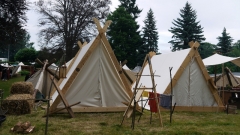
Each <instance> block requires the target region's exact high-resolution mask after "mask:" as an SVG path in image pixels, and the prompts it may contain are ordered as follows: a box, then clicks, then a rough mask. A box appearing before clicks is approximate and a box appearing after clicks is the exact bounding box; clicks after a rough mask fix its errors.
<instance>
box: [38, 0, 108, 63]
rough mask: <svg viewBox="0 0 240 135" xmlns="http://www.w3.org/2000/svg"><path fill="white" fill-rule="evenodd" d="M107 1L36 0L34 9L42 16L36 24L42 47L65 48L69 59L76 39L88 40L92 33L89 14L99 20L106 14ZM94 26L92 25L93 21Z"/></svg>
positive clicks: (72, 53) (92, 28)
mask: <svg viewBox="0 0 240 135" xmlns="http://www.w3.org/2000/svg"><path fill="white" fill-rule="evenodd" d="M110 3H111V2H110V0H104V1H103V0H48V1H44V0H39V1H38V2H37V3H36V5H37V11H38V12H39V13H40V14H41V15H43V16H44V17H43V18H41V20H40V22H39V24H40V26H41V27H42V28H43V29H42V30H41V32H40V37H41V40H42V41H43V45H42V47H44V46H46V45H48V46H51V48H53V49H58V48H62V49H64V50H65V51H66V60H67V61H68V60H70V59H71V58H72V57H73V56H74V55H75V53H76V52H77V50H74V49H73V48H75V47H76V46H77V41H78V40H80V41H85V40H86V41H87V42H88V41H89V40H90V39H91V37H92V36H94V35H96V29H95V27H93V20H92V18H93V17H96V18H98V19H99V20H100V21H103V20H104V19H106V16H107V15H108V13H109V4H110ZM94 26H95V24H94Z"/></svg>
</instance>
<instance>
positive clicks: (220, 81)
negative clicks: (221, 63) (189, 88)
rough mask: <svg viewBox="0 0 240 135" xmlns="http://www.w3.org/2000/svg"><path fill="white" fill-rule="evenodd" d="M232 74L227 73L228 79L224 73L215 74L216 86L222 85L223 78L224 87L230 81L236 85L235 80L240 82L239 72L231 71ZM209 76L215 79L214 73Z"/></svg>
mask: <svg viewBox="0 0 240 135" xmlns="http://www.w3.org/2000/svg"><path fill="white" fill-rule="evenodd" d="M232 74H233V76H234V77H233V76H232V75H229V79H230V80H229V79H228V77H227V75H226V74H224V75H222V74H217V75H216V78H217V81H216V86H217V87H218V88H220V87H222V86H223V83H222V82H223V79H224V80H225V83H224V87H226V86H227V85H230V82H229V81H231V83H232V85H233V86H238V83H237V82H236V80H237V81H238V82H240V73H239V72H232ZM210 76H211V78H212V79H213V80H214V79H215V75H214V74H210Z"/></svg>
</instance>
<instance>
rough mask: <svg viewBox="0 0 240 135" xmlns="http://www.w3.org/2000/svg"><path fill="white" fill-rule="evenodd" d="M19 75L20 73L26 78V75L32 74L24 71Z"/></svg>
mask: <svg viewBox="0 0 240 135" xmlns="http://www.w3.org/2000/svg"><path fill="white" fill-rule="evenodd" d="M19 73H20V74H21V75H22V76H26V75H28V74H30V72H29V71H27V70H22V71H20V72H19Z"/></svg>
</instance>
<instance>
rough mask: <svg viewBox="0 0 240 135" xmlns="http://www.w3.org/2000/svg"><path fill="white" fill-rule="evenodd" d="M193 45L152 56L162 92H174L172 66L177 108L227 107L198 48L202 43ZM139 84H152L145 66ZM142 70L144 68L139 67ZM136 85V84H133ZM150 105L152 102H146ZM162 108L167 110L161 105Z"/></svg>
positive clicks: (159, 90)
mask: <svg viewBox="0 0 240 135" xmlns="http://www.w3.org/2000/svg"><path fill="white" fill-rule="evenodd" d="M189 44H190V46H191V48H189V49H184V50H180V51H176V52H172V53H168V54H161V55H154V56H153V57H152V58H151V64H152V70H153V72H154V75H159V76H160V77H154V79H155V83H156V84H157V86H156V90H157V93H159V94H171V81H170V80H171V79H170V70H169V68H171V67H172V70H171V74H172V78H173V79H172V87H173V88H172V90H173V102H172V105H174V103H176V107H175V110H176V111H178V110H179V111H221V110H223V109H224V106H223V104H222V101H221V99H220V98H219V96H218V93H217V90H216V87H215V85H214V83H213V81H212V79H211V78H210V76H209V74H208V73H207V70H206V68H205V66H204V64H203V62H202V59H201V57H200V55H199V53H198V51H197V48H198V46H199V43H197V42H195V43H193V42H190V43H189ZM143 67H144V68H143V69H142V70H143V71H142V74H141V75H144V76H141V78H140V80H139V84H141V85H142V86H145V87H146V88H150V87H152V81H151V77H150V76H147V75H150V69H149V66H148V65H145V66H143ZM140 72H141V71H140ZM134 87H135V85H133V88H134ZM145 108H147V109H149V106H148V105H146V107H145ZM161 110H164V109H163V108H161Z"/></svg>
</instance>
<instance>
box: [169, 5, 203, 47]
mask: <svg viewBox="0 0 240 135" xmlns="http://www.w3.org/2000/svg"><path fill="white" fill-rule="evenodd" d="M179 14H180V16H181V18H177V20H173V22H172V24H173V25H174V26H175V27H171V28H170V30H169V31H170V32H171V33H172V34H173V36H172V40H171V41H169V43H170V44H171V45H172V51H176V50H181V49H186V48H189V45H188V43H189V42H190V41H198V42H199V43H200V42H202V41H204V40H205V37H204V35H203V34H202V33H203V28H202V27H201V25H199V22H200V21H198V22H197V21H196V19H197V15H196V11H195V10H193V9H192V7H191V5H190V4H189V3H188V2H187V3H186V5H185V7H184V8H183V9H181V10H180V13H179Z"/></svg>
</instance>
